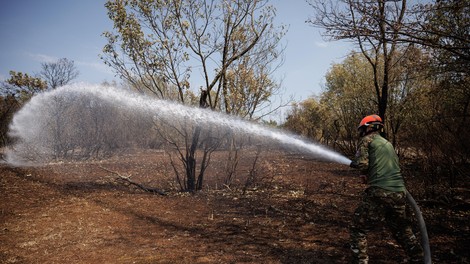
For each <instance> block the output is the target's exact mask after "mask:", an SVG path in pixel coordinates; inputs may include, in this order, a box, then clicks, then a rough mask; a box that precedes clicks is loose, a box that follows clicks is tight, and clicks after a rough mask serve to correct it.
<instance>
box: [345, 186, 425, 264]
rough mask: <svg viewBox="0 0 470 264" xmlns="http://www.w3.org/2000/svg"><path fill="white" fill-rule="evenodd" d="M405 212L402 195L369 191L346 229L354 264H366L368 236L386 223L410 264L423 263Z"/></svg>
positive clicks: (420, 248) (375, 189) (374, 189)
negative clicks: (372, 230) (348, 234)
mask: <svg viewBox="0 0 470 264" xmlns="http://www.w3.org/2000/svg"><path fill="white" fill-rule="evenodd" d="M408 214H409V213H407V210H406V196H405V193H404V192H390V191H387V190H384V189H381V188H378V187H369V188H368V189H367V190H366V191H365V192H364V196H363V198H362V202H361V204H360V205H359V207H358V208H357V209H356V211H355V212H354V216H353V220H352V223H351V225H350V227H349V232H350V236H351V250H352V255H353V263H368V261H369V256H368V255H367V237H366V235H367V232H368V231H370V230H371V229H372V228H373V227H374V226H376V225H377V224H379V223H380V222H385V223H386V225H387V227H388V228H389V229H390V231H391V232H392V234H393V236H394V237H395V239H396V240H397V242H398V243H399V244H400V245H401V246H402V248H403V249H404V250H405V251H406V253H407V254H408V256H409V258H410V263H423V250H422V247H421V245H420V244H419V242H418V240H417V239H416V236H415V235H414V234H413V231H412V230H411V221H410V217H409V215H408Z"/></svg>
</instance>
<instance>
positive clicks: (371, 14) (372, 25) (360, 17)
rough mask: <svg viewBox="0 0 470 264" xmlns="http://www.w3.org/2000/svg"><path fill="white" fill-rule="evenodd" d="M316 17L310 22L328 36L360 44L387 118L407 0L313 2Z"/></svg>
mask: <svg viewBox="0 0 470 264" xmlns="http://www.w3.org/2000/svg"><path fill="white" fill-rule="evenodd" d="M308 2H309V4H310V5H311V6H312V7H313V9H314V12H315V16H314V17H313V18H311V19H310V20H308V22H309V23H310V24H312V25H314V26H316V27H320V28H323V29H325V33H324V36H326V37H329V38H331V39H334V40H349V41H353V42H354V43H355V44H357V45H358V47H359V49H360V50H361V52H362V54H363V55H364V56H365V57H366V58H367V61H368V62H369V64H370V66H371V67H372V70H373V74H374V87H375V94H376V98H377V102H376V103H377V106H378V114H379V115H380V116H381V117H382V118H385V114H386V111H387V103H388V96H389V86H390V72H391V70H392V68H393V67H394V63H395V61H396V50H397V48H398V46H399V44H400V43H401V42H400V32H401V31H402V27H403V24H404V20H405V14H406V10H407V1H406V0H401V1H397V0H378V1H353V0H340V1H331V0H330V1H320V0H309V1H308Z"/></svg>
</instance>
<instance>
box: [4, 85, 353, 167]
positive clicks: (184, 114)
mask: <svg viewBox="0 0 470 264" xmlns="http://www.w3.org/2000/svg"><path fill="white" fill-rule="evenodd" d="M74 104H79V105H80V107H82V106H86V108H93V107H95V108H96V106H97V105H107V106H110V107H113V108H116V109H121V110H122V109H124V112H129V113H131V112H132V113H134V116H133V117H134V119H135V118H139V116H142V117H147V118H148V116H151V117H152V118H155V117H157V118H163V119H165V120H167V122H168V121H169V122H171V121H172V120H175V121H176V120H190V121H191V122H193V123H194V124H197V125H201V126H204V125H212V126H215V127H218V128H223V129H230V130H231V131H233V132H234V133H237V132H239V133H247V134H250V135H254V136H261V137H263V138H266V139H270V140H275V141H276V142H277V143H280V144H281V145H285V146H290V147H295V148H296V149H297V150H300V151H302V152H305V153H307V154H309V155H311V156H312V157H317V158H319V159H323V160H328V161H332V162H337V163H341V164H345V165H349V163H350V160H349V159H348V158H346V157H344V156H343V155H341V154H339V153H337V152H334V151H332V150H330V149H328V148H326V147H323V146H321V145H318V144H316V143H312V142H307V141H305V140H301V139H299V138H298V137H295V136H293V135H289V134H288V133H286V132H283V131H281V130H279V129H274V128H269V127H265V126H262V125H259V124H256V123H253V122H249V121H246V120H242V119H239V118H234V117H231V116H228V115H226V114H222V113H217V112H215V111H211V110H207V109H201V108H194V107H187V106H184V105H181V104H178V103H174V102H170V101H165V100H157V99H154V98H150V97H148V96H143V95H140V94H137V93H134V92H129V91H126V90H123V89H117V88H113V87H105V86H100V85H89V84H74V85H69V86H64V87H60V88H58V89H55V90H52V91H48V92H44V93H41V94H38V95H36V96H34V97H33V98H32V99H31V100H30V101H29V102H28V103H27V104H26V105H25V106H24V107H23V108H22V109H21V110H20V111H19V112H18V113H17V114H16V115H15V116H14V118H13V121H12V123H11V125H10V135H11V136H13V137H14V138H15V140H16V142H17V143H16V144H15V145H14V146H13V147H12V148H10V149H9V150H7V153H6V156H7V160H8V162H10V163H12V164H24V163H28V162H33V163H35V162H36V163H37V162H40V161H41V159H40V158H38V155H39V156H41V155H44V156H51V155H52V152H53V151H54V142H53V141H54V139H56V138H57V137H61V136H62V137H63V136H69V137H78V135H79V133H80V131H81V130H83V129H84V126H86V125H92V124H84V123H80V119H83V117H84V115H86V112H85V111H83V113H81V112H80V110H79V109H80V107H76V108H73V107H72V106H73V105H74ZM71 109H75V110H71ZM70 111H75V112H72V113H70ZM64 115H66V116H67V118H68V119H70V118H74V119H76V120H74V124H76V125H75V127H74V128H73V129H69V130H67V131H62V132H61V133H60V134H59V133H57V132H58V131H59V129H58V128H57V127H60V125H61V124H60V122H61V119H60V118H61V116H64ZM62 121H63V120H62ZM115 122H120V121H119V120H115ZM51 126H54V127H55V129H51ZM70 130H72V131H70ZM123 132H124V131H123ZM80 135H81V136H83V133H82V134H80ZM86 136H90V134H87V135H86ZM133 137H139V135H133ZM32 149H33V150H34V151H33V152H31V150H32Z"/></svg>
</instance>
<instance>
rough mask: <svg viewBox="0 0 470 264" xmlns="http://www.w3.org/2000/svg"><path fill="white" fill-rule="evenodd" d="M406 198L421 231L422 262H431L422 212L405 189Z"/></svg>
mask: <svg viewBox="0 0 470 264" xmlns="http://www.w3.org/2000/svg"><path fill="white" fill-rule="evenodd" d="M406 198H407V199H408V202H410V205H411V207H412V208H413V211H414V212H415V214H416V218H418V219H417V220H418V224H419V230H420V232H421V246H422V247H423V251H424V263H425V264H431V248H430V247H429V237H428V231H427V230H426V223H425V222H424V218H423V214H421V210H420V209H419V206H418V204H417V203H416V201H415V199H413V196H411V194H410V193H409V192H408V191H406Z"/></svg>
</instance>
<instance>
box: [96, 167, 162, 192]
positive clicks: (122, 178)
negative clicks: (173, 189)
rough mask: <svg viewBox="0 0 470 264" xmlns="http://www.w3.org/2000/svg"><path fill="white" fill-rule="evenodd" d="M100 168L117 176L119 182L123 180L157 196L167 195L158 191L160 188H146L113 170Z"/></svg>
mask: <svg viewBox="0 0 470 264" xmlns="http://www.w3.org/2000/svg"><path fill="white" fill-rule="evenodd" d="M98 167H100V168H101V169H103V170H105V171H107V172H109V173H112V174H114V175H115V176H117V178H118V179H119V180H122V181H124V182H126V183H128V184H130V185H133V186H136V187H137V188H139V189H141V190H143V191H145V192H150V193H156V194H160V195H166V193H165V192H164V191H162V190H160V189H158V188H150V187H146V186H144V185H142V184H140V183H137V182H134V181H132V180H131V179H130V177H129V176H123V175H121V174H120V173H119V172H116V171H112V170H110V169H107V168H105V167H103V166H98Z"/></svg>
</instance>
